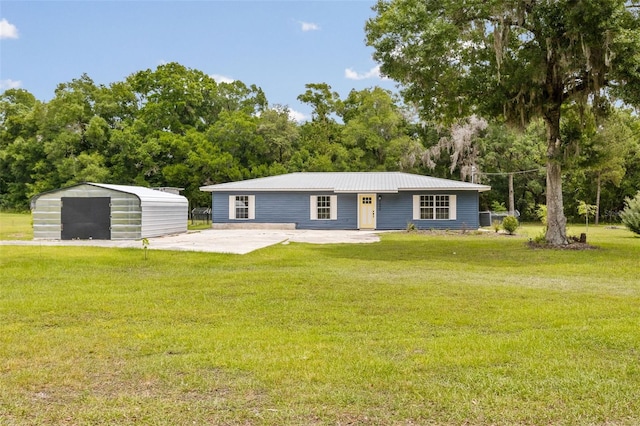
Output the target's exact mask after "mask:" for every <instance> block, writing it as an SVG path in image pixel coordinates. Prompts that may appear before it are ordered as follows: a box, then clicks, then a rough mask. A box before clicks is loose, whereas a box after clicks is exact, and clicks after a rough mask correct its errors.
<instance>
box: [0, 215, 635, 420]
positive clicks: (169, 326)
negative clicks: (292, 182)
mask: <svg viewBox="0 0 640 426" xmlns="http://www.w3.org/2000/svg"><path fill="white" fill-rule="evenodd" d="M519 232H520V234H521V235H520V236H514V237H511V236H499V237H497V236H494V235H492V234H490V235H484V236H481V235H472V234H467V235H456V236H451V235H428V234H418V233H416V234H407V233H397V234H384V235H383V241H382V242H381V243H379V244H370V245H326V246H316V245H306V244H294V243H292V244H289V245H278V246H274V247H270V248H267V249H263V250H259V251H257V252H254V253H251V254H248V255H243V256H234V255H222V254H203V253H187V252H163V251H150V252H149V258H148V260H146V261H145V260H144V257H143V253H142V250H135V249H101V248H68V247H66V248H65V247H40V246H37V247H7V246H5V247H2V246H0V251H1V252H2V256H1V257H0V268H1V269H2V281H0V282H1V284H0V395H2V397H0V424H3V425H4V424H8V425H12V424H20V425H24V424H27V425H29V424H34V425H35V424H167V425H169V424H171V425H174V424H176V425H183V424H184V425H186V424H194V423H195V424H233V425H235V424H252V425H280V424H296V425H298V424H305V425H306V424H316V425H322V424H332V425H333V424H361V425H367V424H375V425H379V424H402V425H410V424H456V425H459V424H469V425H485V424H523V425H525V424H526V425H529V424H562V425H572V424H574V425H583V424H609V425H613V424H615V425H633V424H638V423H640V401H639V400H638V398H637V395H639V394H640V332H638V324H639V321H640V308H639V307H640V282H639V281H638V278H637V277H638V272H639V264H638V259H639V258H640V238H635V237H633V234H631V233H630V232H628V231H626V230H622V229H606V228H604V227H590V228H589V241H590V242H592V243H593V244H595V245H597V246H599V247H600V248H599V249H598V250H590V251H555V250H532V249H528V248H526V247H525V244H524V242H525V241H526V240H527V238H529V237H533V236H535V235H537V233H539V232H540V231H539V229H537V228H533V227H525V228H523V229H521V230H519ZM579 232H581V231H580V228H578V227H576V229H575V233H578V234H579Z"/></svg>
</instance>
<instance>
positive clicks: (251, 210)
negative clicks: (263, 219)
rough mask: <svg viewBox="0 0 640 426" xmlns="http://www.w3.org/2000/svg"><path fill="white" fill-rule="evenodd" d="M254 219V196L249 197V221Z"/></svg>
mask: <svg viewBox="0 0 640 426" xmlns="http://www.w3.org/2000/svg"><path fill="white" fill-rule="evenodd" d="M255 218H256V196H255V195H249V219H255Z"/></svg>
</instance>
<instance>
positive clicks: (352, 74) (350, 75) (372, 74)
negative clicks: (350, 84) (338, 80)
mask: <svg viewBox="0 0 640 426" xmlns="http://www.w3.org/2000/svg"><path fill="white" fill-rule="evenodd" d="M344 76H345V78H347V79H348V80H366V79H368V78H382V77H381V76H380V65H376V66H375V67H373V68H371V69H370V70H369V71H367V72H365V73H363V74H360V73H358V72H357V71H355V70H354V69H353V68H347V69H346V70H344Z"/></svg>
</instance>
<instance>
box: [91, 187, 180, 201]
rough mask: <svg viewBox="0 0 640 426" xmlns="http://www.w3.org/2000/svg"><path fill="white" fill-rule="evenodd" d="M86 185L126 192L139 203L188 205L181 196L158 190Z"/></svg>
mask: <svg viewBox="0 0 640 426" xmlns="http://www.w3.org/2000/svg"><path fill="white" fill-rule="evenodd" d="M86 184H87V185H93V186H98V187H101V188H106V189H112V190H114V191H119V192H126V193H128V194H133V195H136V196H137V197H138V198H139V199H140V201H142V202H145V201H154V202H177V203H179V202H184V203H187V204H188V201H187V199H186V198H185V197H183V196H182V195H177V194H173V193H171V192H166V191H161V190H158V189H151V188H145V187H144V186H129V185H113V184H110V183H93V182H86Z"/></svg>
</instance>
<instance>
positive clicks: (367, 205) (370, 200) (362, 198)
mask: <svg viewBox="0 0 640 426" xmlns="http://www.w3.org/2000/svg"><path fill="white" fill-rule="evenodd" d="M358 228H360V229H376V194H358Z"/></svg>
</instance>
